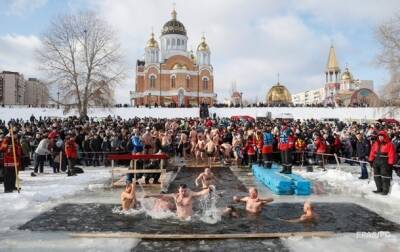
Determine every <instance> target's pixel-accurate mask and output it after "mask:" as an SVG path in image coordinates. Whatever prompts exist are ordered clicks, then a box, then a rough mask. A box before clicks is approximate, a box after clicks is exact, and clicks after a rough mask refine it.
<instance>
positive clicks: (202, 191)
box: [192, 188, 210, 197]
mask: <svg viewBox="0 0 400 252" xmlns="http://www.w3.org/2000/svg"><path fill="white" fill-rule="evenodd" d="M209 192H210V189H209V188H207V189H204V190H201V191H200V192H192V196H193V197H199V196H203V195H206V194H208V193H209Z"/></svg>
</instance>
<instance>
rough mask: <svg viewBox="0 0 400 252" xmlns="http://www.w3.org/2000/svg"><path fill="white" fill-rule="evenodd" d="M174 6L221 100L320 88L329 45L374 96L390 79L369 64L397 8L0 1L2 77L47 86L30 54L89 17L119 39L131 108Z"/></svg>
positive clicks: (230, 0) (259, 0)
mask: <svg viewBox="0 0 400 252" xmlns="http://www.w3.org/2000/svg"><path fill="white" fill-rule="evenodd" d="M173 2H176V6H177V7H176V8H177V12H178V19H179V20H180V21H181V22H182V23H183V24H184V25H185V26H186V29H187V31H188V36H189V47H191V48H193V49H195V48H196V47H197V45H198V43H199V41H200V37H201V34H202V32H205V34H206V38H207V42H208V44H209V46H210V48H211V52H212V55H211V57H212V58H211V60H212V64H213V66H214V75H215V91H216V92H217V93H218V97H219V98H221V100H222V99H223V98H225V97H228V96H229V93H230V88H231V85H232V82H236V86H237V89H239V91H243V92H244V96H245V98H246V99H248V100H254V99H255V98H256V97H257V98H258V99H259V100H263V99H264V97H265V93H266V92H267V90H268V89H269V87H270V86H271V85H273V84H274V83H275V82H276V79H277V77H276V76H277V73H278V72H279V73H280V76H281V81H282V82H283V84H285V85H286V86H287V87H288V88H289V90H290V91H291V92H292V93H296V92H299V91H304V90H307V89H312V88H318V87H322V85H323V84H324V68H325V64H326V61H327V56H328V55H327V54H328V50H329V46H330V44H331V43H332V42H333V44H334V46H335V49H336V54H337V56H338V60H339V63H340V65H341V68H342V70H343V69H344V67H345V64H346V63H347V64H348V65H349V68H350V71H351V72H352V73H353V75H354V77H355V78H359V79H366V80H368V79H371V80H374V84H375V89H376V90H379V86H380V85H381V84H382V83H385V81H386V80H387V79H388V76H387V73H386V71H385V70H384V69H383V68H381V67H380V66H379V65H377V64H376V63H375V61H374V59H375V56H376V54H377V53H378V52H379V44H378V43H377V41H376V39H375V37H374V29H375V28H376V26H377V25H379V24H380V23H381V22H384V21H385V20H387V19H388V18H390V17H393V16H394V15H395V14H397V13H399V11H400V1H397V0H386V1H375V0H364V1H361V0H347V1H345V0H335V1H330V0H326V1H317V0H302V1H300V0H298V1H295V0H287V1H279V0H252V1H248V0H218V1H215V0H203V1H195V0H177V1H169V0H146V1H139V0H69V1H67V0H65V1H62V0H0V6H2V8H1V10H0V20H2V21H1V22H0V70H12V71H19V72H22V73H24V75H25V76H26V77H34V76H38V77H40V78H45V76H43V73H41V72H40V71H39V70H38V63H37V62H36V61H35V58H34V54H33V52H34V50H35V49H36V48H37V47H39V46H40V35H41V34H42V33H43V32H44V31H45V30H46V28H47V27H48V26H49V23H50V21H51V19H52V18H53V17H55V16H57V15H60V14H63V13H69V12H76V11H79V10H85V9H89V10H93V11H95V12H96V13H98V14H99V15H100V16H102V17H103V18H104V19H106V20H107V21H108V22H109V23H110V24H111V25H112V26H113V27H114V28H115V29H116V31H117V32H118V35H119V39H120V41H121V44H122V48H123V50H124V51H125V56H126V67H127V68H128V69H129V72H128V78H127V79H126V80H125V81H123V82H122V83H121V85H120V86H119V87H118V88H117V89H116V92H115V93H116V100H118V101H122V102H126V103H128V97H129V90H133V85H134V84H133V83H134V69H135V62H136V59H138V58H141V57H142V56H143V52H144V46H145V44H146V41H147V40H148V38H149V34H150V32H151V27H153V28H154V31H155V33H156V37H158V36H159V35H160V32H159V31H160V30H161V27H162V25H163V24H164V23H165V22H166V21H168V19H169V18H170V12H171V8H172V4H173ZM3 6H4V7H3Z"/></svg>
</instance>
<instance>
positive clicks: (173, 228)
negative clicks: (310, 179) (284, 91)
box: [20, 203, 400, 234]
mask: <svg viewBox="0 0 400 252" xmlns="http://www.w3.org/2000/svg"><path fill="white" fill-rule="evenodd" d="M314 206H315V209H316V210H315V211H316V212H317V213H318V214H319V215H320V222H319V223H318V224H301V223H287V222H285V221H282V220H279V219H278V218H282V219H292V218H296V217H298V216H299V215H300V214H301V213H302V207H303V206H302V204H300V203H276V204H271V205H269V206H267V207H265V208H264V211H263V212H262V213H261V214H260V215H259V216H255V217H254V216H247V215H246V214H245V213H244V212H243V213H242V217H241V218H239V219H230V218H223V219H222V220H221V221H220V222H218V223H216V224H207V223H204V222H202V221H201V220H199V219H196V218H194V219H193V220H191V221H180V220H178V219H175V218H168V219H152V218H150V217H149V216H146V215H145V214H144V213H143V214H138V215H128V216H127V215H120V214H115V213H113V212H112V209H113V208H115V207H116V205H114V204H93V203H91V204H61V205H59V206H57V207H55V208H53V209H52V210H50V211H48V212H45V213H43V214H41V215H39V216H37V217H36V218H34V219H32V220H31V221H29V222H27V223H26V224H24V225H23V226H21V227H20V229H28V230H32V231H72V232H91V231H99V232H100V231H114V232H117V231H120V232H124V231H126V232H127V231H129V232H140V233H157V234H167V233H184V234H188V233H202V234H210V233H213V234H221V233H257V232H259V233H268V232H301V231H333V232H337V233H341V232H358V231H363V232H374V231H392V232H396V231H399V230H400V227H399V225H398V224H395V223H393V222H390V221H388V220H386V219H384V218H382V217H381V216H379V215H378V214H376V213H374V212H372V211H370V210H368V209H365V208H363V207H361V206H358V205H356V204H351V203H315V204H314Z"/></svg>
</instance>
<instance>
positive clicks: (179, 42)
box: [176, 39, 181, 47]
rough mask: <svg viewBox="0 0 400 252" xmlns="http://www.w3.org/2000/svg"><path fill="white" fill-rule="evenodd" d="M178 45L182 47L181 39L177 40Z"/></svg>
mask: <svg viewBox="0 0 400 252" xmlns="http://www.w3.org/2000/svg"><path fill="white" fill-rule="evenodd" d="M176 45H177V46H178V47H180V46H181V40H180V39H177V40H176Z"/></svg>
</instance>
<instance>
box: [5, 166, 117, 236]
mask: <svg viewBox="0 0 400 252" xmlns="http://www.w3.org/2000/svg"><path fill="white" fill-rule="evenodd" d="M30 172H31V171H22V172H21V173H20V179H21V182H20V183H21V187H22V190H21V193H19V194H18V193H3V191H4V189H3V185H1V189H0V201H1V204H0V216H1V218H0V232H1V231H7V230H9V229H13V228H16V226H18V225H20V224H23V223H25V222H26V221H28V220H29V219H30V218H31V217H33V216H34V215H36V214H38V213H39V212H42V211H44V210H46V209H49V208H50V207H52V205H53V204H54V201H57V200H61V199H63V198H65V197H68V196H71V195H74V194H76V193H78V192H80V191H83V190H85V189H87V188H88V187H89V186H90V184H92V183H99V182H105V181H107V180H108V179H109V178H110V171H109V170H108V169H106V168H97V169H88V168H87V169H85V173H83V174H80V175H78V176H73V177H67V176H66V175H65V174H42V175H38V176H37V177H31V176H30Z"/></svg>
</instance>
